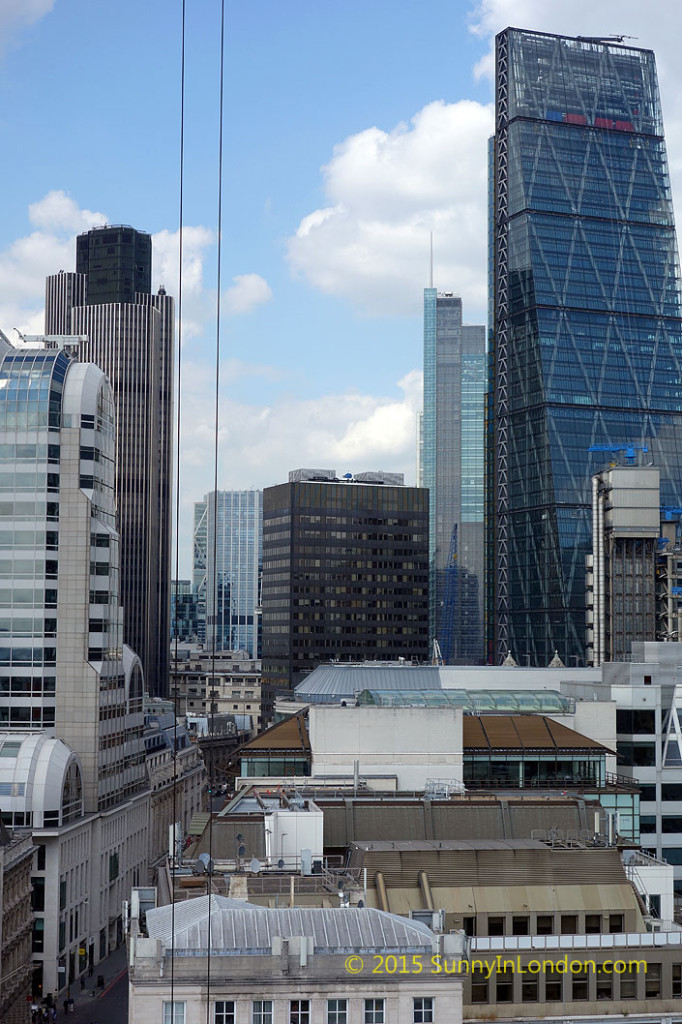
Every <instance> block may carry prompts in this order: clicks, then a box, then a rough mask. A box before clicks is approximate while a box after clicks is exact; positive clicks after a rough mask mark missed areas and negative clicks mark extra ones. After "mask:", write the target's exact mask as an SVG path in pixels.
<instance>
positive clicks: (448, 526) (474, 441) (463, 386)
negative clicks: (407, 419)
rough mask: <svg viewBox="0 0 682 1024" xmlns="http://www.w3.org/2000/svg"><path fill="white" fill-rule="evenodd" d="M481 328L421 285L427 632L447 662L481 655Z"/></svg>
mask: <svg viewBox="0 0 682 1024" xmlns="http://www.w3.org/2000/svg"><path fill="white" fill-rule="evenodd" d="M485 333H486V332H485V327H476V326H470V325H467V324H463V323H462V300H461V299H460V298H458V297H457V296H456V295H454V294H453V293H452V292H439V291H437V290H436V289H435V288H425V289H424V413H423V420H422V425H421V437H420V440H421V444H420V460H419V461H420V470H421V478H420V484H421V486H423V487H428V489H429V558H430V562H429V634H430V638H431V639H434V638H435V639H437V640H438V642H439V644H440V649H441V654H442V656H443V659H444V661H445V663H446V664H451V663H462V662H465V663H466V662H468V663H471V664H475V663H477V662H481V661H482V660H483V590H484V587H483V571H484V551H483V546H484V529H483V477H484V472H483V469H484V465H483V463H484V405H485V389H486V377H487V365H486V354H485Z"/></svg>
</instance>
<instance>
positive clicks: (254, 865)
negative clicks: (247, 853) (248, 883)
mask: <svg viewBox="0 0 682 1024" xmlns="http://www.w3.org/2000/svg"><path fill="white" fill-rule="evenodd" d="M249 871H250V872H251V874H252V875H257V874H259V872H260V861H259V860H258V857H252V858H251V863H250V864H249Z"/></svg>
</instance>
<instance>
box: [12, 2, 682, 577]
mask: <svg viewBox="0 0 682 1024" xmlns="http://www.w3.org/2000/svg"><path fill="white" fill-rule="evenodd" d="M181 17H182V0H145V2H144V3H140V0H115V2H114V0H96V2H93V0H0V91H1V94H2V95H1V96H0V140H1V142H2V147H1V150H0V152H1V153H2V164H1V166H2V170H1V171H0V182H2V197H3V202H2V216H1V217H0V328H2V329H3V330H4V331H5V333H6V334H8V335H11V336H13V337H15V335H13V333H12V332H13V329H14V328H17V329H19V330H20V331H22V332H28V333H39V332H41V331H42V330H43V306H44V281H45V276H46V275H47V274H50V273H55V272H57V271H58V270H60V269H63V270H73V269H75V243H74V239H75V236H76V234H77V233H79V232H80V231H84V230H87V229H89V228H90V227H92V226H94V225H97V224H103V223H111V224H118V223H125V224H132V225H133V226H134V227H136V228H138V229H140V230H143V231H149V232H150V233H152V235H153V238H154V260H153V286H154V288H157V287H158V286H159V285H161V284H163V285H164V286H165V287H166V290H167V291H168V292H169V294H171V295H174V296H176V298H177V295H178V281H179V256H178V252H179V249H178V242H179V223H180V216H179V214H180V195H179V182H180V98H181V92H180V68H181V63H180V61H181V46H180V41H181ZM507 25H515V26H517V27H521V28H532V29H537V30H541V31H550V32H560V33H566V34H569V35H612V34H619V35H625V36H631V37H634V38H633V39H632V44H633V45H635V46H640V47H645V48H651V49H653V50H655V52H656V56H657V63H658V71H659V80H660V86H661V96H662V103H663V114H664V119H665V126H666V137H667V142H668V151H669V159H670V164H671V172H672V184H673V198H674V199H676V200H677V207H678V222H680V223H682V221H681V220H680V210H682V206H680V204H682V70H681V69H680V65H679V59H678V43H677V40H678V39H679V36H680V33H681V32H682V7H679V6H678V5H676V4H674V3H672V2H670V0H666V2H663V0H653V2H652V3H649V4H646V5H645V4H642V3H641V2H637V3H635V2H633V0H596V2H595V0H589V2H588V0H551V2H548V0H481V2H476V0H471V2H465V0H449V2H446V0H421V2H418V0H392V2H391V3H388V2H387V0H343V2H341V0H326V3H324V4H320V3H319V2H317V0H315V2H314V0H286V2H283V0H228V2H227V4H226V25H225V80H224V97H225V100H224V145H223V175H222V183H223V188H222V223H223V230H222V241H221V284H222V287H221V305H220V309H221V317H220V324H221V327H220V336H219V339H218V338H217V334H218V332H217V330H216V309H217V252H218V151H219V145H218V139H219V135H218V110H219V84H220V81H219V79H220V75H219V67H220V0H186V48H185V118H184V140H185V161H184V202H183V224H184V242H183V249H184V261H183V289H182V295H183V299H182V305H183V318H182V321H183V322H182V332H181V338H182V352H181V358H180V362H181V375H180V385H179V403H178V402H176V406H177V405H178V404H179V408H180V434H181V441H180V453H179V489H180V495H181V502H180V523H179V538H180V540H179V564H180V573H181V575H182V576H184V577H188V576H189V575H190V573H191V531H192V510H193V502H194V501H197V500H199V499H201V498H202V496H203V495H204V494H205V493H206V492H207V491H208V490H210V489H211V488H212V487H213V478H214V471H213V437H214V426H215V420H214V414H213V395H214V392H215V365H216V343H217V341H218V340H219V351H220V381H219V395H220V412H219V468H218V486H219V487H220V488H221V489H241V488H251V487H267V486H270V485H272V484H277V483H282V482H283V481H285V480H286V479H287V473H288V471H289V470H291V469H295V468H299V467H319V468H329V469H335V470H336V471H337V473H338V474H339V475H341V474H343V473H347V472H362V471H364V470H376V469H384V470H391V471H399V472H404V473H405V478H406V482H407V483H413V482H414V479H415V449H416V416H417V412H418V410H419V409H420V408H421V398H422V376H421V362H422V321H421V309H422V294H423V288H424V287H425V286H426V285H427V284H428V273H429V235H430V232H433V237H434V284H435V285H436V286H437V287H438V288H440V289H443V290H448V291H450V290H452V291H454V292H455V293H456V294H459V295H461V296H462V300H463V305H464V318H465V321H466V322H468V323H484V322H485V317H486V238H487V225H486V216H487V189H486V177H487V139H488V136H489V135H490V133H491V131H492V127H493V106H492V100H493V78H492V71H493V64H492V47H493V40H494V34H495V33H496V32H498V31H500V30H501V29H503V28H505V27H506V26H507ZM176 412H177V408H176Z"/></svg>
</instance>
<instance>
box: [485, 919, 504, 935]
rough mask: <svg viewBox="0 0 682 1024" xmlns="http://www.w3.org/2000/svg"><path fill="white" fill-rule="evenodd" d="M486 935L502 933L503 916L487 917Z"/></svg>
mask: <svg viewBox="0 0 682 1024" xmlns="http://www.w3.org/2000/svg"><path fill="white" fill-rule="evenodd" d="M488 935H504V918H503V917H489V918H488Z"/></svg>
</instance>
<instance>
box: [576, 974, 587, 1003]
mask: <svg viewBox="0 0 682 1024" xmlns="http://www.w3.org/2000/svg"><path fill="white" fill-rule="evenodd" d="M573 998H574V999H576V1000H578V999H587V975H586V974H574V975H573Z"/></svg>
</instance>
